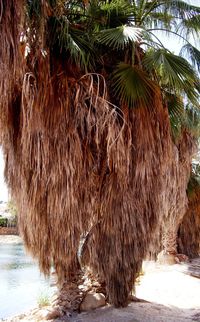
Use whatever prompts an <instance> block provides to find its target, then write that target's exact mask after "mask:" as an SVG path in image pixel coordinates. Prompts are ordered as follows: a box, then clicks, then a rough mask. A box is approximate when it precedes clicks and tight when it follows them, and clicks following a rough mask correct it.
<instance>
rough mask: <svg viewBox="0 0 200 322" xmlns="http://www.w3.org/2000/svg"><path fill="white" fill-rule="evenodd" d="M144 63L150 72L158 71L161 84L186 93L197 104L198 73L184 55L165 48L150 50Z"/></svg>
mask: <svg viewBox="0 0 200 322" xmlns="http://www.w3.org/2000/svg"><path fill="white" fill-rule="evenodd" d="M143 64H144V67H145V68H146V70H147V71H148V72H150V73H154V72H155V71H156V73H157V76H158V77H159V78H160V85H161V86H167V87H168V88H170V89H171V90H172V91H175V92H178V93H182V94H185V95H187V97H188V98H189V99H190V100H191V101H192V102H193V103H195V104H197V102H198V97H199V95H198V91H197V88H196V85H195V84H196V83H197V75H196V73H195V71H194V70H193V68H192V67H191V66H190V64H189V63H188V62H187V61H186V60H185V59H184V58H183V57H179V56H177V55H174V54H172V53H171V52H168V51H166V50H164V49H158V50H150V51H148V52H146V55H145V57H144V60H143Z"/></svg>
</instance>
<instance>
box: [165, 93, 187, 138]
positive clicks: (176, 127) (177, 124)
mask: <svg viewBox="0 0 200 322" xmlns="http://www.w3.org/2000/svg"><path fill="white" fill-rule="evenodd" d="M164 99H165V101H166V103H167V107H168V111H169V118H170V124H171V131H172V136H173V138H174V139H175V140H176V139H177V138H178V137H179V136H180V135H181V130H182V125H183V123H184V122H185V109H184V103H183V99H182V98H181V97H180V96H178V95H176V94H174V93H170V92H168V91H164Z"/></svg>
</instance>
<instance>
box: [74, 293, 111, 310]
mask: <svg viewBox="0 0 200 322" xmlns="http://www.w3.org/2000/svg"><path fill="white" fill-rule="evenodd" d="M104 305H106V300H105V296H104V295H103V294H102V293H88V294H87V295H86V296H85V298H84V299H83V301H82V303H81V306H80V310H81V311H90V310H93V309H97V308H98V307H101V306H104Z"/></svg>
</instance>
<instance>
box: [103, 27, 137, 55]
mask: <svg viewBox="0 0 200 322" xmlns="http://www.w3.org/2000/svg"><path fill="white" fill-rule="evenodd" d="M141 33H142V29H141V28H137V27H134V26H120V27H117V28H113V29H107V30H103V31H101V32H99V33H98V34H97V40H98V41H99V42H100V43H101V44H104V45H106V46H109V47H111V48H112V49H117V50H118V49H124V48H125V47H126V46H127V45H129V44H130V43H131V42H136V41H138V40H139V39H140V37H141Z"/></svg>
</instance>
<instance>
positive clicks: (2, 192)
mask: <svg viewBox="0 0 200 322" xmlns="http://www.w3.org/2000/svg"><path fill="white" fill-rule="evenodd" d="M187 2H189V3H191V4H193V5H198V6H200V0H191V1H187ZM162 41H163V43H164V45H165V46H166V47H167V48H168V49H169V50H171V51H173V52H174V53H176V54H178V52H179V50H180V47H181V43H180V42H179V41H178V40H177V39H174V37H164V36H163V38H162ZM3 172H4V161H3V155H2V151H1V149H0V201H7V200H8V191H7V187H6V184H5V182H4V176H3Z"/></svg>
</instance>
